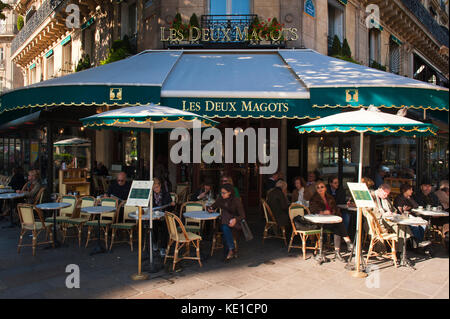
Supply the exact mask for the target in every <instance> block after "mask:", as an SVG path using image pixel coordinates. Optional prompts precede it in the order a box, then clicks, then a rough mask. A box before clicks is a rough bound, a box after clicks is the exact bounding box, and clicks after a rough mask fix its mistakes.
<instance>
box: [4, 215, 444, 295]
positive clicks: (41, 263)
mask: <svg viewBox="0 0 450 319" xmlns="http://www.w3.org/2000/svg"><path fill="white" fill-rule="evenodd" d="M3 225H5V222H4V221H0V227H1V226H3ZM251 227H254V228H255V231H254V235H255V239H254V240H253V241H250V242H246V241H244V240H241V241H240V242H239V258H237V259H233V260H232V261H230V262H228V263H224V262H223V256H222V254H221V252H220V251H217V252H216V253H215V254H214V256H212V257H211V256H209V257H208V258H207V259H206V260H205V261H204V263H203V267H199V265H198V263H197V262H193V261H182V262H180V264H179V265H180V271H179V272H178V271H176V272H172V271H170V269H169V268H170V265H169V264H170V262H169V263H168V264H167V265H166V267H165V268H164V269H162V270H161V271H160V272H158V273H156V274H150V278H149V279H148V280H144V281H133V280H132V279H131V275H132V274H135V273H136V272H137V258H138V257H137V251H136V250H135V251H134V252H131V251H130V249H129V247H128V246H127V245H117V246H115V247H114V250H113V251H112V252H108V253H105V254H100V255H95V256H90V255H89V253H90V252H91V251H92V249H93V247H94V243H92V244H90V245H89V247H88V248H84V246H83V247H81V248H79V247H78V245H77V243H75V242H74V241H73V242H72V241H69V242H68V244H67V245H65V246H64V247H62V248H59V249H47V250H46V249H43V247H41V248H39V249H38V250H37V255H36V256H34V257H33V256H32V254H31V248H25V249H23V250H22V251H21V253H20V254H18V253H17V240H18V235H17V233H18V228H15V229H5V230H2V232H0V298H72V299H80V298H119V299H170V298H188V299H194V298H195V299H199V298H200V299H203V298H218V299H220V298H236V299H246V298H252V299H320V298H335V299H354V298H357V299H378V298H417V299H427V298H434V299H449V262H448V253H447V252H445V251H444V250H443V249H442V248H440V247H439V246H437V247H436V252H435V257H434V258H432V259H427V258H424V256H423V255H415V254H411V257H412V258H413V259H415V260H416V262H417V263H416V268H417V270H415V271H414V270H412V269H409V268H405V267H400V268H395V267H393V266H392V263H391V261H389V260H388V259H382V258H380V259H377V258H371V260H370V263H369V267H370V269H371V270H372V271H371V272H370V276H369V277H368V278H366V279H360V278H354V277H352V276H351V274H350V272H349V271H348V270H346V269H345V268H344V266H345V264H343V263H341V262H338V261H334V262H329V263H325V264H322V265H318V264H317V263H316V262H315V260H314V259H313V258H311V256H312V251H308V252H307V256H308V259H307V260H303V258H302V254H301V250H299V249H294V250H292V251H291V252H290V253H288V252H287V247H286V246H285V245H284V243H283V241H281V240H277V239H270V240H266V241H265V242H264V243H262V240H261V238H262V237H261V234H262V230H263V227H264V224H263V223H262V224H261V223H260V224H258V223H252V224H251ZM252 230H253V228H252ZM329 257H331V253H330V254H329ZM68 264H76V265H78V266H79V267H80V288H79V289H76V288H74V289H68V288H66V287H65V280H66V278H67V276H68V275H69V274H68V273H66V272H65V269H66V266H67V265H68ZM378 280H379V281H378ZM377 284H378V285H377Z"/></svg>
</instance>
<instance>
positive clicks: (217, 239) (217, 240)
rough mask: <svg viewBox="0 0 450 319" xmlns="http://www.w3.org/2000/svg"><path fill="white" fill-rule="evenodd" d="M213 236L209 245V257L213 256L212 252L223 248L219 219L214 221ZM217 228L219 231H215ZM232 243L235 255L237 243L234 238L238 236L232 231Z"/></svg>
mask: <svg viewBox="0 0 450 319" xmlns="http://www.w3.org/2000/svg"><path fill="white" fill-rule="evenodd" d="M220 215H221V216H222V210H220ZM213 227H214V230H215V231H214V234H213V238H212V244H211V256H212V255H213V254H214V251H215V250H217V249H221V248H223V238H222V237H223V233H222V232H221V231H220V219H219V218H218V219H216V220H214V226H213ZM217 228H219V230H217ZM232 234H233V241H234V253H235V254H237V252H238V243H237V240H236V238H237V237H238V234H237V233H236V231H233V233H232Z"/></svg>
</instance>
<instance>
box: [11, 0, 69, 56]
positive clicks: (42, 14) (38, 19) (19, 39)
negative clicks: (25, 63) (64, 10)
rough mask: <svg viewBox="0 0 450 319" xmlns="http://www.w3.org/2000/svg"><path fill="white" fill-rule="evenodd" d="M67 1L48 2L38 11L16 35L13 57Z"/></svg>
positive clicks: (55, 0) (48, 0) (51, 0)
mask: <svg viewBox="0 0 450 319" xmlns="http://www.w3.org/2000/svg"><path fill="white" fill-rule="evenodd" d="M65 2H67V0H46V1H45V2H44V3H42V5H41V6H40V7H39V9H37V11H36V13H35V14H34V15H33V16H32V17H31V18H30V20H29V21H27V23H26V24H25V25H24V26H23V28H22V30H20V32H19V33H18V34H17V35H16V37H15V38H14V40H13V41H12V43H11V55H14V53H15V52H16V51H17V50H18V49H19V47H20V46H21V45H23V44H24V43H25V42H26V41H27V40H28V38H29V37H30V36H31V35H32V34H33V33H34V32H35V31H36V29H37V28H38V27H39V26H40V25H41V24H42V23H43V22H44V21H45V20H46V19H47V18H48V17H49V16H50V15H51V14H52V13H53V12H54V11H55V10H56V9H57V8H58V7H59V6H61V5H62V4H64V3H65Z"/></svg>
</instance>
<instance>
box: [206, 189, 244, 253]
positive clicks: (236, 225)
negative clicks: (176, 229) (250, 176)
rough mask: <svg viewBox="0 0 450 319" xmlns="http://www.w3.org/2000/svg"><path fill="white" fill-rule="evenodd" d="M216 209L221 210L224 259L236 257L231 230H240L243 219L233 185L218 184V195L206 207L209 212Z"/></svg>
mask: <svg viewBox="0 0 450 319" xmlns="http://www.w3.org/2000/svg"><path fill="white" fill-rule="evenodd" d="M217 209H221V210H222V215H221V219H222V225H221V230H222V233H223V246H224V250H225V254H226V257H225V261H227V260H230V259H231V258H233V257H237V255H236V253H235V248H236V247H235V246H234V239H233V232H236V231H240V230H241V220H242V219H245V212H244V207H243V206H242V202H241V200H240V199H239V198H237V197H236V196H234V189H233V186H232V185H230V184H224V185H222V186H220V196H219V197H218V198H217V200H216V201H215V203H214V204H213V205H212V206H210V207H208V211H209V212H213V211H215V210H217Z"/></svg>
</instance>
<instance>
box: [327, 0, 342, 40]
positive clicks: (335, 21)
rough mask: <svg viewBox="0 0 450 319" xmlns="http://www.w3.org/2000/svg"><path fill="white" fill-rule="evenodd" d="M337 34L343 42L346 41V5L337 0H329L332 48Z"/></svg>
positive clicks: (329, 31) (329, 33) (329, 25)
mask: <svg viewBox="0 0 450 319" xmlns="http://www.w3.org/2000/svg"><path fill="white" fill-rule="evenodd" d="M335 35H337V36H338V38H339V40H340V41H341V43H342V42H343V41H344V7H343V6H342V5H341V4H339V3H338V2H337V1H336V0H329V1H328V47H329V48H331V45H332V44H333V38H334V36H335Z"/></svg>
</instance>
